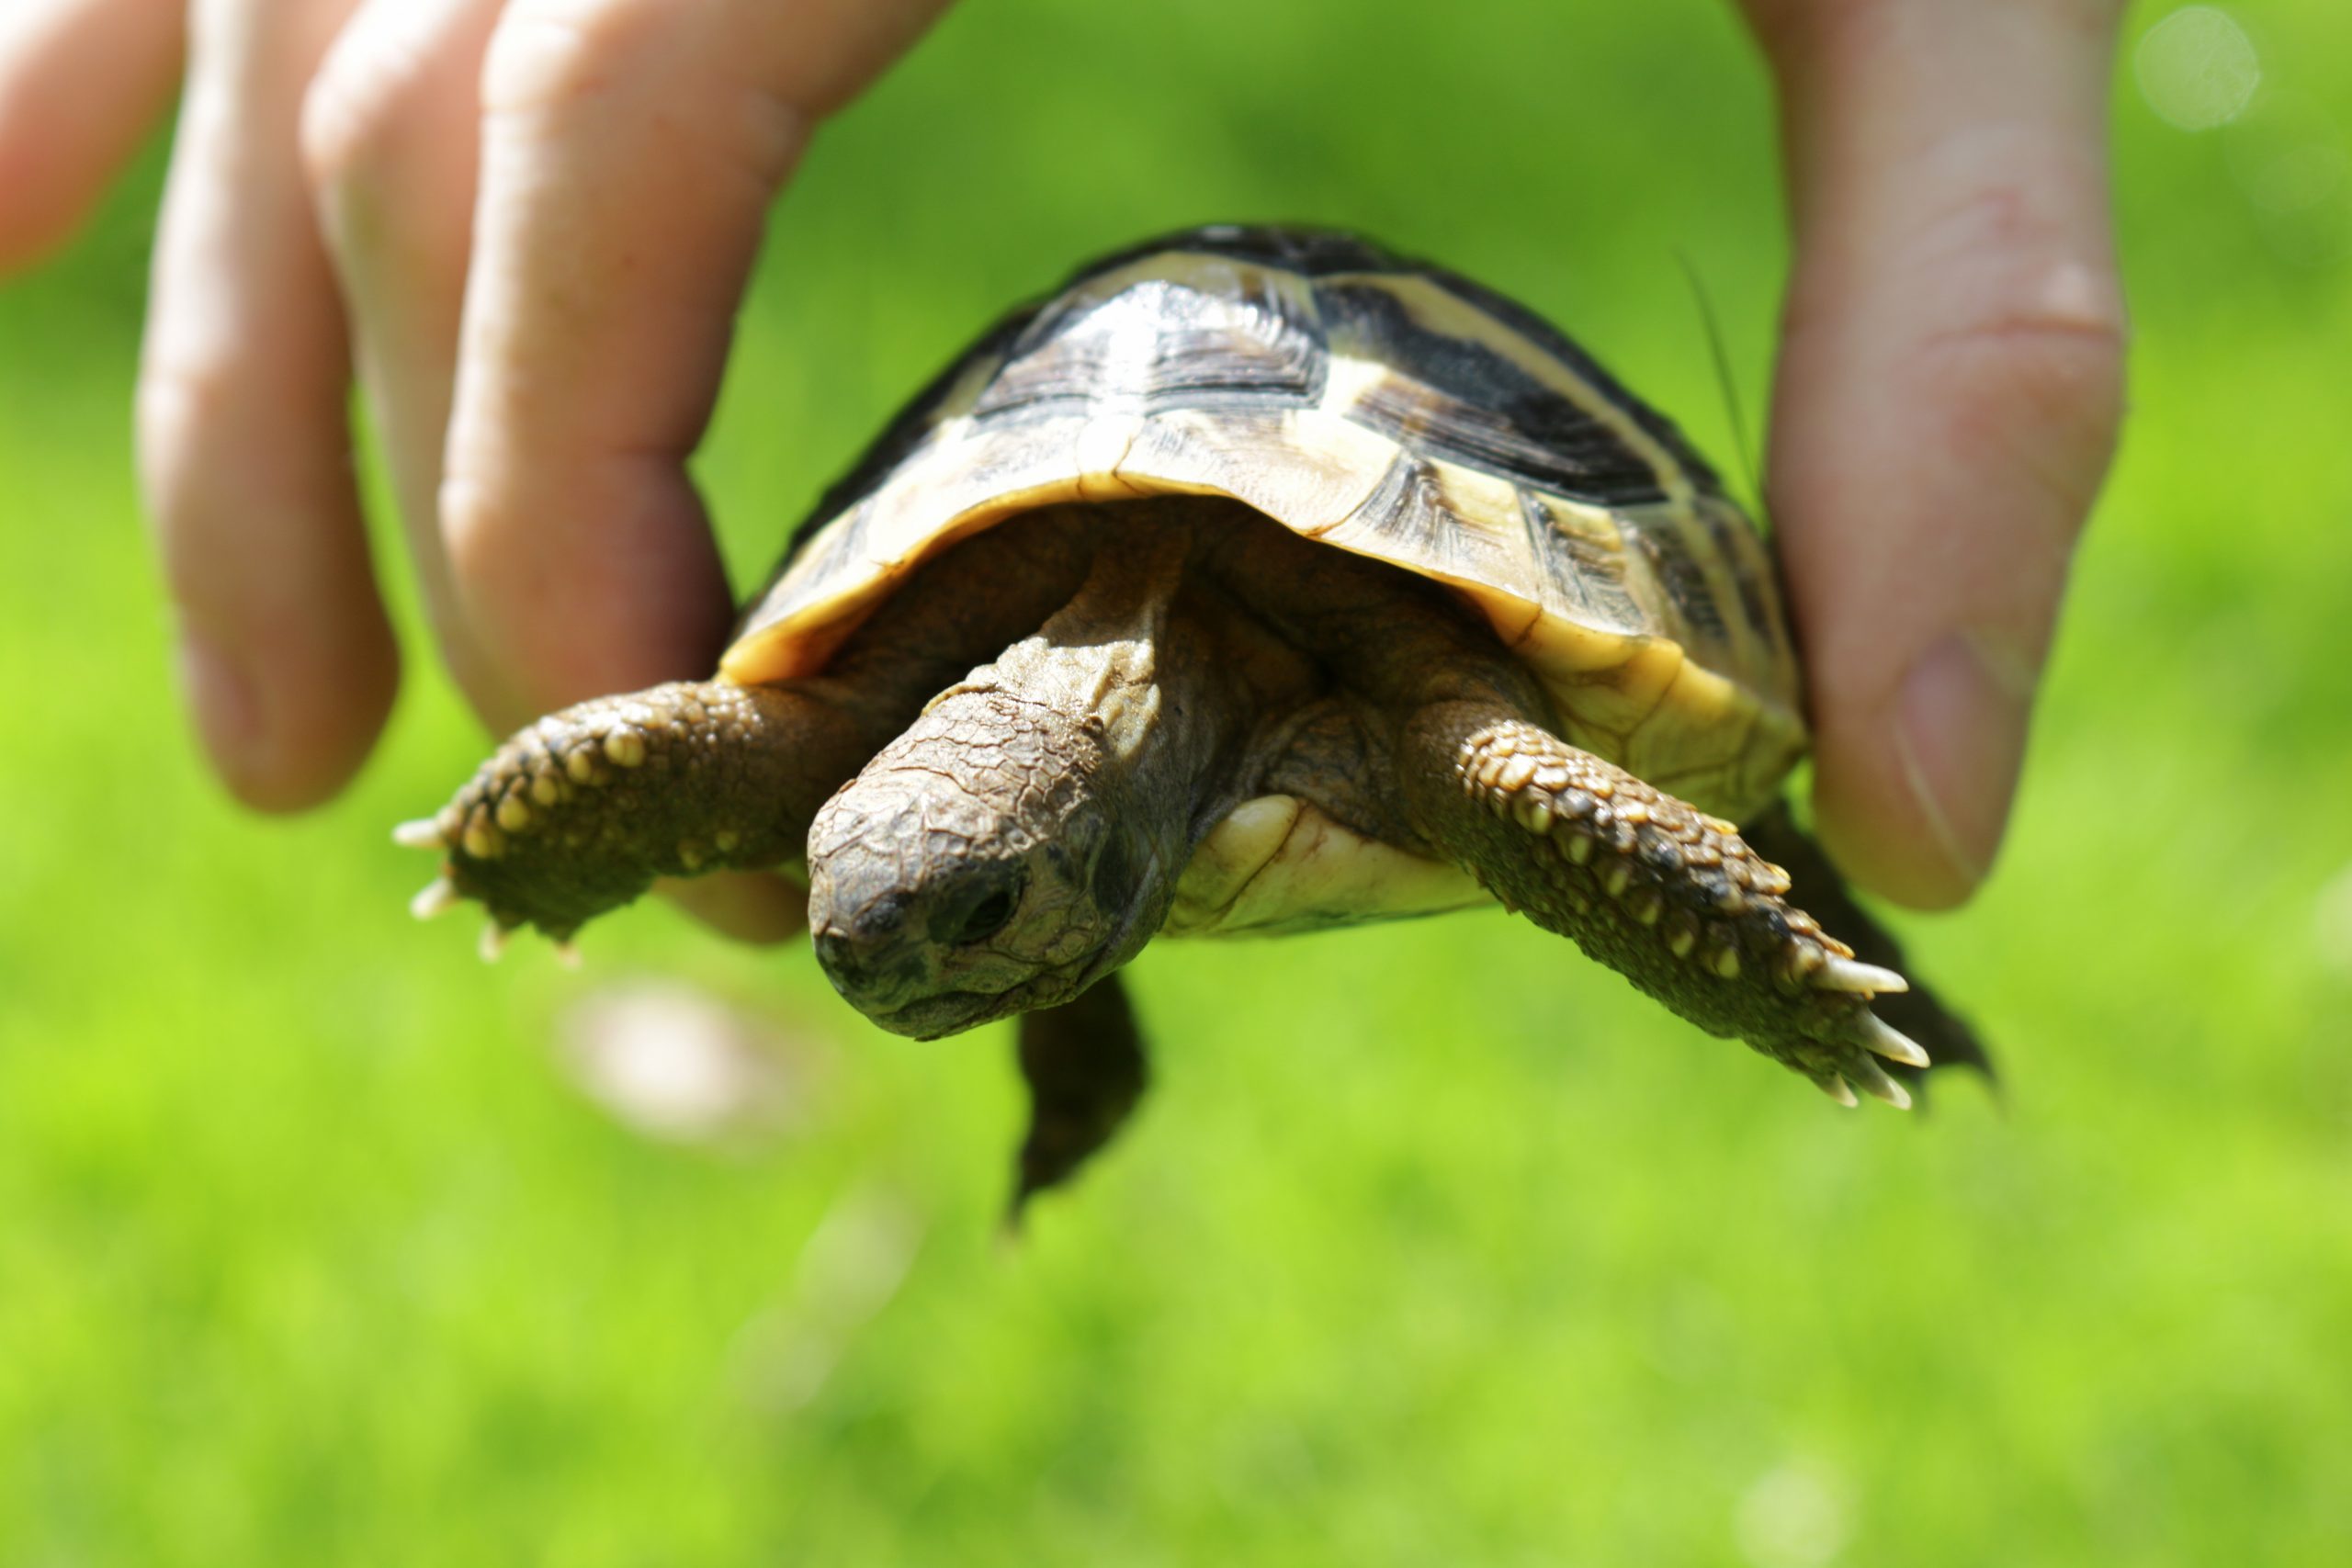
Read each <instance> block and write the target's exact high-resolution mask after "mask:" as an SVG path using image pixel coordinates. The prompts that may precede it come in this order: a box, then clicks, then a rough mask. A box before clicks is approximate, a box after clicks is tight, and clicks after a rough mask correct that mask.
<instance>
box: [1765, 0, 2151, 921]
mask: <svg viewBox="0 0 2352 1568" xmlns="http://www.w3.org/2000/svg"><path fill="white" fill-rule="evenodd" d="M2117 9H2118V6H2117V5H2116V4H2115V3H2114V0H1997V3H1996V0H1855V3H1851V4H1840V5H1810V6H1808V5H1805V4H1804V3H1803V0H1751V4H1750V10H1751V12H1752V14H1753V15H1754V16H1755V17H1756V20H1757V22H1758V30H1759V33H1760V34H1761V35H1762V36H1763V38H1764V39H1765V40H1766V44H1767V48H1768V50H1769V51H1770V52H1771V53H1772V55H1773V57H1774V61H1775V64H1776V66H1777V67H1778V70H1779V74H1780V77H1781V93H1782V102H1783V108H1782V112H1783V117H1784V119H1785V122H1786V123H1785V130H1786V138H1787V145H1788V159H1789V165H1790V183H1791V187H1792V202H1793V208H1794V214H1795V224H1796V232H1797V253H1798V260H1797V266H1796V274H1795V276H1794V278H1793V280H1792V284H1791V288H1790V294H1789V300H1788V308H1787V320H1786V323H1785V336H1784V341H1783V344H1782V348H1781V367H1780V372H1779V379H1778V385H1777V388H1776V394H1775V406H1774V414H1775V417H1774V422H1773V439H1772V448H1771V474H1772V479H1771V491H1772V498H1773V510H1774V515H1775V518H1776V522H1777V525H1778V527H1779V529H1780V537H1781V548H1782V551H1783V557H1784V559H1785V561H1786V563H1787V567H1788V572H1789V579H1790V588H1791V594H1792V601H1793V606H1794V610H1795V613H1796V616H1797V621H1798V626H1799V630H1800V635H1801V638H1802V640H1803V642H1804V646H1805V650H1806V656H1807V671H1808V682H1809V684H1810V693H1809V694H1810V698H1811V705H1812V708H1813V714H1814V718H1815V727H1816V731H1817V735H1816V740H1817V747H1818V768H1817V773H1816V784H1815V800H1816V805H1817V807H1818V810H1819V816H1820V824H1821V829H1822V834H1823V837H1824V839H1825V840H1826V842H1827V843H1828V845H1829V846H1830V848H1831V850H1832V852H1834V853H1835V854H1836V855H1837V857H1838V860H1839V862H1840V863H1841V864H1843V865H1844V866H1845V867H1846V869H1847V871H1848V872H1849V874H1851V875H1853V876H1854V877H1856V878H1857V879H1858V880H1859V881H1860V882H1862V883H1863V884H1864V885H1866V886H1870V887H1871V888H1872V889H1874V890H1876V891H1878V892H1880V893H1883V894H1885V895H1887V896H1888V897H1894V898H1896V899H1898V900H1901V901H1903V902H1905V903H1911V904H1917V905H1922V906H1940V905H1947V904H1951V903H1955V902H1958V901H1959V900H1960V899H1962V898H1963V897H1967V895H1968V894H1969V892H1970V891H1971V890H1972V889H1973V887H1974V886H1975V885H1976V884H1977V883H1978V882H1979V881H1980V880H1981V879H1982V878H1983V877H1984V875H1985V873H1986V871H1987V870H1988V869H1989V867H1990V864H1991V862H1992V859H1993V855H1994V852H1995V851H1996V848H1997V846H1998V844H1999V842H2000V839H2001V836H2002V832H2003V830H2004V828H2005V825H2006V822H2007V815H2008V808H2009V802H2010V798H2011V795H2012V794H2013V792H2014V789H2015V785H2016V780H2017V773H2018V765H2019V762H2020V761H2021V758H2022V755H2023V750H2024V745H2025V736H2026V728H2027V722H2028V718H2029V716H2030V709H2031V705H2032V699H2033V693H2034V689H2035V686H2036V684H2037V682H2038V681H2039V679H2040V673H2041V665H2042V660H2043V657H2044V655H2045V653H2046V652H2047V649H2048V647H2049V642H2050V637H2051V632H2052V623H2053V620H2054V617H2055V615H2056V613H2057V607H2058V603H2059V598H2060V594H2061V592H2063V589H2064V582H2065V576H2066V570H2067V563H2068V560H2069V558H2070V555H2071V552H2072V548H2073V545H2074V541H2075V535H2076V533H2077V531H2078V530H2079V529H2080V528H2081V526H2082V524H2083V521H2084V518H2085V516H2086V513H2087V512H2088V510H2089V507H2090V504H2091V502H2092V500H2093V497H2094V496H2095V494H2096V492H2097V491H2098V485H2099V482H2100V480H2101V479H2102V477H2103V476H2104V474H2105V472H2106V468H2107V463H2108V460H2109V456H2110V453H2111V449H2112V446H2113V442H2114V437H2115V431H2116V425H2117V422H2118V418H2119V415H2120V399H2121V372H2122V342H2123V313H2122V304H2121V299H2120V292H2119V290H2118V287H2117V283H2116V278H2115V270H2114V261H2113V256H2112V252H2111V243H2110V239H2109V226H2108V196H2107V174H2106V157H2105V142H2104V116H2105V98H2106V88H2107V78H2108V72H2109V63H2110V59H2111V54H2112V49H2113V38H2114V29H2115V25H2116V15H2115V13H2116V11H2117Z"/></svg>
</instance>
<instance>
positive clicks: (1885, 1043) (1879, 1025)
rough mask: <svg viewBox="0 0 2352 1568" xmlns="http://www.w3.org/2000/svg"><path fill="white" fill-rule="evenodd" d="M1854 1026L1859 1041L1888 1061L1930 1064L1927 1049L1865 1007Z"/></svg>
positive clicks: (1906, 1064) (1905, 1063)
mask: <svg viewBox="0 0 2352 1568" xmlns="http://www.w3.org/2000/svg"><path fill="white" fill-rule="evenodd" d="M1856 1028H1857V1030H1858V1031H1859V1032H1860V1035H1861V1043H1862V1044H1863V1045H1865V1046H1867V1047H1868V1048H1869V1049H1870V1050H1871V1051H1872V1052H1874V1053H1876V1054H1877V1055H1882V1056H1884V1057H1885V1058H1886V1059H1887V1060H1888V1061H1890V1062H1900V1063H1902V1064H1903V1065H1904V1066H1906V1067H1925V1066H1930V1065H1931V1064H1930V1063H1929V1061H1928V1053H1927V1051H1926V1050H1925V1049H1924V1048H1923V1047H1922V1046H1921V1045H1920V1044H1919V1043H1918V1042H1917V1041H1916V1040H1914V1039H1912V1038H1911V1037H1910V1036H1909V1035H1907V1034H1905V1033H1904V1032H1902V1031H1901V1030H1899V1029H1897V1028H1895V1027H1894V1025H1893V1024H1891V1023H1889V1022H1887V1021H1886V1020H1884V1019H1883V1018H1881V1017H1879V1016H1878V1015H1877V1014H1876V1013H1874V1012H1871V1010H1869V1009H1867V1008H1865V1009H1863V1010H1862V1014H1861V1017H1860V1019H1858V1020H1856Z"/></svg>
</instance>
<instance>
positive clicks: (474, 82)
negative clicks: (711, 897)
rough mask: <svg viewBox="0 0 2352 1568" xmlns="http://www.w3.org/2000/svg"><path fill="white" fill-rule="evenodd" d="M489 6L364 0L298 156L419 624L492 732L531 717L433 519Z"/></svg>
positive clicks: (329, 63) (339, 47)
mask: <svg viewBox="0 0 2352 1568" xmlns="http://www.w3.org/2000/svg"><path fill="white" fill-rule="evenodd" d="M500 4H501V0H364V3H363V4H362V5H361V6H360V8H359V10H358V12H357V13H356V15H354V17H352V19H351V22H350V24H349V25H348V26H347V27H345V28H344V29H343V31H342V33H341V34H340V35H339V36H338V37H337V38H336V39H335V42H334V48H333V49H331V50H330V51H328V52H327V56H326V59H325V60H324V62H322V64H321V65H320V67H319V72H318V74H317V76H316V77H315V78H314V79H313V80H312V82H311V86H310V90H309V92H308V94H307V95H306V96H305V99H304V102H303V107H302V131H301V149H302V161H303V164H304V165H305V167H306V169H307V171H308V174H309V177H310V181H311V191H312V199H313V204H314V206H315V207H316V209H317V210H318V213H319V220H320V226H321V229H322V231H323V232H324V234H325V236H326V239H327V249H328V253H329V254H330V255H331V256H332V258H333V260H334V271H335V276H336V277H337V279H338V281H339V282H340V284H341V287H342V291H343V296H344V300H345V314H346V315H347V317H348V319H349V322H350V335H351V341H352V348H353V352H354V353H355V355H356V357H357V360H358V367H359V378H360V383H361V386H362V387H363V388H364V389H365V390H366V392H367V396H368V407H369V410H370V412H372V414H373V416H374V420H375V423H376V429H377V434H378V435H379V438H380V442H381V446H382V450H383V453H384V460H385V468H386V470H387V474H388V478H389V479H390V486H391V490H392V494H393V499H394V502H396V504H397V505H398V508H399V511H400V515H401V524H402V525H403V528H404V530H405V532H406V535H407V538H408V544H409V550H410V555H411V557H412V558H413V560H414V562H415V565H416V570H417V579H418V582H419V585H420V587H421V589H422V591H423V595H424V604H425V610H426V615H427V616H428V617H429V619H430V620H431V622H432V626H433V631H434V636H435V640H436V641H437V642H438V643H439V645H440V648H441V651H442V654H443V656H444V658H445V659H446V660H447V662H448V665H449V668H450V671H451V672H452V673H453V674H454V675H455V676H456V678H457V681H458V685H459V686H460V687H461V688H462V689H463V690H464V692H465V693H466V695H467V697H468V698H469V701H470V702H471V703H472V704H473V706H474V708H475V710H476V711H477V712H479V713H481V715H482V716H484V717H485V718H487V719H489V720H490V721H491V723H492V726H493V727H494V728H500V729H502V730H503V729H511V728H514V727H515V725H517V724H519V723H521V722H522V721H523V720H524V719H526V718H527V717H529V716H531V714H530V713H528V712H526V711H525V707H524V705H523V703H522V702H521V700H520V699H519V698H517V697H516V696H515V694H514V693H512V692H511V691H510V690H508V689H507V686H506V684H505V682H503V680H502V679H501V677H500V676H499V674H498V672H497V671H496V670H495V668H494V667H493V666H492V664H491V662H490V660H488V659H487V658H486V657H484V655H483V653H482V651H481V646H480V644H479V642H478V641H477V639H476V638H475V637H474V635H473V631H472V628H471V627H470V626H469V624H468V623H467V620H466V616H465V615H464V613H463V611H462V610H461V609H460V608H459V606H458V603H457V596H456V593H455V591H454V590H453V589H452V587H451V584H450V577H449V564H448V557H447V551H445V550H444V549H443V547H442V543H441V528H440V522H439V512H438V507H439V501H438V497H439V492H440V488H441V458H442V451H443V447H444V446H445V443H446V441H447V433H448V424H449V407H450V400H451V394H452V389H453V386H454V383H455V381H456V378H457V367H458V319H459V311H460V310H461V309H462V307H463V304H464V300H465V290H466V267H467V263H468V258H469V253H470V250H471V246H472V235H473V204H474V186H475V165H476V164H477V162H478V160H479V157H480V150H481V134H480V126H481V92H480V81H481V61H482V55H483V53H484V51H486V50H487V49H488V47H489V43H490V33H491V28H492V25H493V24H494V23H495V22H496V20H497V18H498V13H499V8H500Z"/></svg>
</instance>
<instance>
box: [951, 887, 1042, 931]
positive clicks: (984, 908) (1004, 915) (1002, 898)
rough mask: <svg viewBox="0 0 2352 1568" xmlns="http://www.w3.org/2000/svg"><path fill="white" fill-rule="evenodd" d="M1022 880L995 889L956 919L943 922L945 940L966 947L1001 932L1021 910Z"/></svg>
mask: <svg viewBox="0 0 2352 1568" xmlns="http://www.w3.org/2000/svg"><path fill="white" fill-rule="evenodd" d="M1025 880H1026V878H1023V877H1016V878H1015V879H1014V880H1013V881H1012V883H1010V884H1008V885H1006V886H1001V887H999V888H997V889H996V890H995V891H994V892H992V893H990V894H989V896H988V897H985V898H982V899H981V900H980V901H979V902H978V903H977V904H975V905H973V906H972V907H971V908H970V909H968V910H967V911H966V912H965V914H964V916H963V918H962V919H950V920H948V921H947V922H946V924H947V926H948V928H949V929H948V930H947V931H946V933H945V934H946V940H947V941H948V942H950V943H952V944H953V945H955V946H956V947H969V946H971V945H972V943H974V942H986V941H988V939H989V938H990V937H992V936H994V935H996V933H997V932H999V931H1002V930H1004V928H1005V925H1006V923H1007V922H1008V921H1010V920H1011V919H1012V912H1013V911H1014V910H1015V909H1017V908H1020V907H1021V889H1022V884H1023V882H1024V881H1025Z"/></svg>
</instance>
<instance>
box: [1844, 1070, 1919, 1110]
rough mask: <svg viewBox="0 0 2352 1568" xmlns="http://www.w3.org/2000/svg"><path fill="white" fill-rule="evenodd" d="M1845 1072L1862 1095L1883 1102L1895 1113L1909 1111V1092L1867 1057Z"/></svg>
mask: <svg viewBox="0 0 2352 1568" xmlns="http://www.w3.org/2000/svg"><path fill="white" fill-rule="evenodd" d="M1845 1072H1846V1076H1847V1077H1850V1078H1853V1079H1854V1080H1855V1081H1856V1083H1857V1084H1858V1085H1859V1086H1860V1089H1861V1091H1862V1092H1863V1093H1864V1094H1867V1095H1869V1096H1871V1098H1872V1099H1874V1100H1884V1101H1886V1102H1887V1103H1888V1104H1889V1105H1892V1106H1893V1107H1894V1109H1896V1110H1897V1111H1908V1110H1910V1109H1911V1091H1910V1090H1908V1089H1905V1088H1904V1087H1903V1086H1902V1085H1901V1084H1899V1083H1896V1082H1895V1081H1894V1079H1893V1078H1891V1077H1887V1076H1886V1069H1885V1068H1883V1067H1882V1066H1879V1065H1878V1064H1877V1063H1876V1062H1873V1061H1871V1059H1870V1058H1869V1057H1868V1056H1863V1057H1861V1058H1860V1059H1859V1060H1858V1061H1857V1062H1856V1063H1855V1064H1854V1065H1853V1066H1849V1067H1848V1068H1846V1069H1845Z"/></svg>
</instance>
